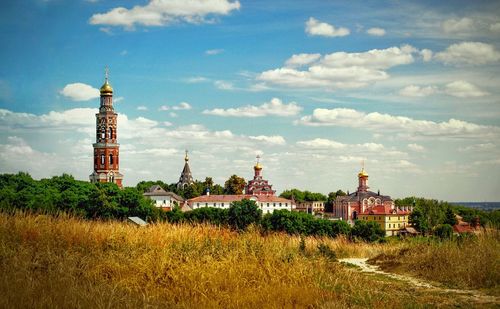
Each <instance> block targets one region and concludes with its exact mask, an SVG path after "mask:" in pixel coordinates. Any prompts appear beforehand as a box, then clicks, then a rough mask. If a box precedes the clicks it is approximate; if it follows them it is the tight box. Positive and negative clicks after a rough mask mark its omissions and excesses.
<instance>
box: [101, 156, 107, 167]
mask: <svg viewBox="0 0 500 309" xmlns="http://www.w3.org/2000/svg"><path fill="white" fill-rule="evenodd" d="M105 160H106V159H105V157H104V154H101V165H104V161H105Z"/></svg>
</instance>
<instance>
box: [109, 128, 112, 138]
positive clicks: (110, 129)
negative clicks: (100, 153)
mask: <svg viewBox="0 0 500 309" xmlns="http://www.w3.org/2000/svg"><path fill="white" fill-rule="evenodd" d="M108 134H109V135H108V138H109V139H113V128H109V130H108Z"/></svg>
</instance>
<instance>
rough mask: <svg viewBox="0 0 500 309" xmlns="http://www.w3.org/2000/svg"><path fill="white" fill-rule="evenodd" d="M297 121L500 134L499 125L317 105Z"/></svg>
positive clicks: (415, 132)
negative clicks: (435, 119)
mask: <svg viewBox="0 0 500 309" xmlns="http://www.w3.org/2000/svg"><path fill="white" fill-rule="evenodd" d="M296 123H297V124H302V125H308V126H339V127H351V128H360V129H366V130H372V131H385V132H396V133H400V134H401V136H419V137H446V138H482V139H496V138H499V137H500V127H497V126H486V125H479V124H474V123H470V122H466V121H462V120H457V119H453V118H452V119H450V120H448V121H443V122H434V121H429V120H417V119H412V118H409V117H404V116H393V115H389V114H382V113H378V112H372V113H365V112H361V111H357V110H354V109H348V108H334V109H324V108H317V109H315V110H314V111H313V114H312V115H308V116H304V117H302V118H301V119H300V120H299V121H297V122H296Z"/></svg>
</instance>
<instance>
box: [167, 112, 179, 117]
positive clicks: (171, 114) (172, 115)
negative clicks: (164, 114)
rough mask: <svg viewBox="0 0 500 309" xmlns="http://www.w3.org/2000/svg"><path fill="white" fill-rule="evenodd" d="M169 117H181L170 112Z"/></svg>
mask: <svg viewBox="0 0 500 309" xmlns="http://www.w3.org/2000/svg"><path fill="white" fill-rule="evenodd" d="M168 115H169V116H170V117H172V118H177V117H179V115H178V114H177V113H174V112H170V113H168Z"/></svg>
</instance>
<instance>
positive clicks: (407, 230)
mask: <svg viewBox="0 0 500 309" xmlns="http://www.w3.org/2000/svg"><path fill="white" fill-rule="evenodd" d="M403 231H405V232H407V233H409V234H415V235H416V234H420V233H419V232H418V231H417V230H416V229H415V228H413V227H411V226H407V227H405V228H404V229H403Z"/></svg>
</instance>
